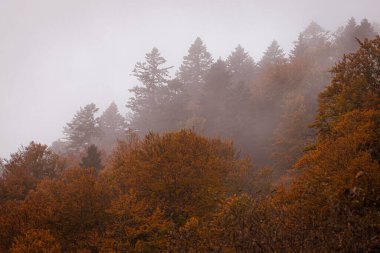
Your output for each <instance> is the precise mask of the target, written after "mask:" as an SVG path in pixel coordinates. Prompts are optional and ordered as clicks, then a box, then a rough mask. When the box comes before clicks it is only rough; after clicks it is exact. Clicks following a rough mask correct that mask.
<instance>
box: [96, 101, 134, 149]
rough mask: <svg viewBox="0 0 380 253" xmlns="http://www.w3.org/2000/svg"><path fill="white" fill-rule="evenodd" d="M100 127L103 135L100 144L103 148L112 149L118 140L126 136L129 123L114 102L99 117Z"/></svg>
mask: <svg viewBox="0 0 380 253" xmlns="http://www.w3.org/2000/svg"><path fill="white" fill-rule="evenodd" d="M99 128H100V130H101V132H102V135H101V138H100V139H99V143H98V146H99V147H101V149H103V150H106V151H111V150H112V148H113V147H114V145H115V144H116V142H117V140H118V139H122V138H123V137H124V135H125V133H126V130H127V123H126V120H125V118H124V117H123V116H121V115H120V113H119V110H118V108H117V105H116V104H115V103H114V102H112V103H111V104H110V106H109V107H108V108H107V109H106V110H105V111H104V112H103V114H102V115H101V116H100V117H99Z"/></svg>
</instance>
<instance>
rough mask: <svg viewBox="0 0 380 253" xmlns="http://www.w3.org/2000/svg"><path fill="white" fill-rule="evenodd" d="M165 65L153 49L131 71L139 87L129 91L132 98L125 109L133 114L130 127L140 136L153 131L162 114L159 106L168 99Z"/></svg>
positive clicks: (167, 78) (166, 69) (167, 74)
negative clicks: (139, 133) (138, 82)
mask: <svg viewBox="0 0 380 253" xmlns="http://www.w3.org/2000/svg"><path fill="white" fill-rule="evenodd" d="M165 63H166V60H165V58H163V57H162V56H161V55H160V52H159V51H158V49H157V48H153V49H152V51H151V52H150V53H147V54H146V56H145V62H138V63H137V64H136V65H135V68H134V70H133V75H134V76H135V77H136V78H137V80H139V81H140V83H141V85H140V86H135V87H134V88H132V89H130V91H131V92H133V93H134V96H133V97H132V98H130V100H129V101H128V104H127V107H128V108H130V109H131V110H132V111H133V113H134V114H133V118H132V122H131V126H132V127H133V128H134V129H135V130H138V131H140V132H141V133H142V134H144V133H147V132H149V131H151V130H154V127H155V124H156V123H157V122H158V121H159V118H160V117H159V116H160V113H162V111H161V110H160V106H161V105H162V104H164V103H166V101H167V100H168V98H169V97H170V94H169V92H168V88H167V82H168V81H169V78H170V77H169V69H170V68H171V67H164V64H165Z"/></svg>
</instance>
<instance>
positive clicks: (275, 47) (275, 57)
mask: <svg viewBox="0 0 380 253" xmlns="http://www.w3.org/2000/svg"><path fill="white" fill-rule="evenodd" d="M285 62H286V58H285V54H284V51H283V50H282V49H281V48H280V45H279V44H278V42H277V41H276V40H273V41H272V43H271V44H270V45H269V47H268V48H267V49H266V51H265V52H264V55H263V57H262V58H261V60H260V62H259V66H260V68H264V67H266V66H268V65H269V66H272V65H278V64H283V63H285Z"/></svg>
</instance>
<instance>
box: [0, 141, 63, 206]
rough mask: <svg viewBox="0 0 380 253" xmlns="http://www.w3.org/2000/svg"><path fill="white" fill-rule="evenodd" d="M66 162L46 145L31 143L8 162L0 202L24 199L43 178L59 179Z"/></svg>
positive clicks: (3, 176) (4, 172) (2, 179)
mask: <svg viewBox="0 0 380 253" xmlns="http://www.w3.org/2000/svg"><path fill="white" fill-rule="evenodd" d="M64 164H65V163H64V161H63V160H62V159H61V158H60V157H59V156H58V155H57V154H55V153H53V152H52V151H51V150H50V149H49V148H48V147H47V146H46V145H42V144H39V143H35V142H31V143H30V144H29V145H28V146H27V147H21V148H20V149H19V150H18V152H16V153H13V154H11V158H10V159H9V160H6V162H5V165H4V171H3V175H2V177H1V178H0V186H1V187H0V188H1V189H2V191H3V194H2V196H1V197H0V200H2V199H3V198H5V199H24V198H25V197H26V195H27V194H28V192H29V191H30V190H31V189H34V188H35V187H36V185H37V183H38V182H39V181H40V180H42V179H43V178H45V177H46V178H57V177H58V176H59V175H60V174H61V172H62V171H63V169H64Z"/></svg>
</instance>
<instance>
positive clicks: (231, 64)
mask: <svg viewBox="0 0 380 253" xmlns="http://www.w3.org/2000/svg"><path fill="white" fill-rule="evenodd" d="M226 64H227V69H228V71H229V72H230V75H231V81H232V83H234V84H235V85H238V84H239V83H243V84H245V85H248V84H249V83H250V82H251V81H252V80H253V78H254V76H255V72H256V64H255V62H254V60H253V59H252V57H251V56H250V55H249V54H248V52H246V51H245V50H244V48H243V47H242V46H240V45H238V46H237V47H236V48H235V50H234V51H233V52H232V53H231V54H230V55H229V56H228V58H227V60H226Z"/></svg>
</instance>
